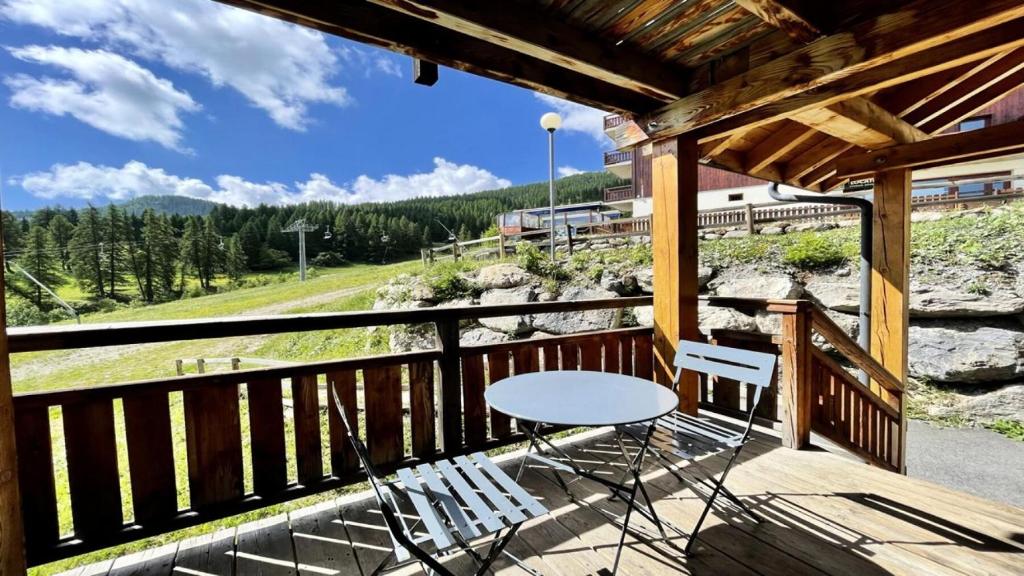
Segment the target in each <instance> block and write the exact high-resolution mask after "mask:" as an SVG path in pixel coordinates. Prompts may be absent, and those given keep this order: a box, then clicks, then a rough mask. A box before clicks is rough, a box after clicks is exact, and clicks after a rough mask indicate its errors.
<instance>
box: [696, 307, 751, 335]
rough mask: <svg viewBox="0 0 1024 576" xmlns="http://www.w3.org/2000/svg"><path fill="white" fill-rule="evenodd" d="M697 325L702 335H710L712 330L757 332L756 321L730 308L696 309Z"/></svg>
mask: <svg viewBox="0 0 1024 576" xmlns="http://www.w3.org/2000/svg"><path fill="white" fill-rule="evenodd" d="M697 323H698V324H699V325H700V331H701V332H702V333H704V334H711V331H712V330H742V331H745V332H757V331H758V328H757V321H756V320H755V319H754V317H753V316H748V315H747V314H744V313H742V312H739V311H737V310H733V309H732V308H722V307H720V306H701V307H700V308H698V309H697Z"/></svg>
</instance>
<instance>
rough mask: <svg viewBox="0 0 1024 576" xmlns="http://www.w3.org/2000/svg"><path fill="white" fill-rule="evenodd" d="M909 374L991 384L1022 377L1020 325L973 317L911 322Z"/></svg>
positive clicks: (1023, 332) (1023, 340)
mask: <svg viewBox="0 0 1024 576" xmlns="http://www.w3.org/2000/svg"><path fill="white" fill-rule="evenodd" d="M908 356H909V370H910V375H911V376H912V377H914V378H916V379H918V380H924V381H930V382H945V383H965V384H985V385H992V384H995V383H998V382H1006V381H1010V380H1014V379H1017V378H1022V377H1024V329H1022V328H1015V327H1014V326H1013V325H1011V324H1009V323H1007V324H1005V325H1003V324H1000V325H998V326H995V325H989V324H987V323H982V322H980V321H977V320H973V321H967V320H965V321H960V322H950V321H937V322H930V323H927V324H923V325H916V326H911V328H910V350H909V354H908Z"/></svg>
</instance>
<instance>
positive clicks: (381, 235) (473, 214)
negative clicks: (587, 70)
mask: <svg viewBox="0 0 1024 576" xmlns="http://www.w3.org/2000/svg"><path fill="white" fill-rule="evenodd" d="M622 183H623V181H621V180H619V179H618V178H616V177H614V176H612V175H610V174H608V173H604V172H592V173H584V174H578V175H574V176H569V177H566V178H561V179H559V180H558V182H557V186H556V188H557V191H558V201H559V203H560V204H570V203H576V202H586V201H594V200H599V199H601V197H602V190H603V189H604V188H606V187H610V186H616V185H619V184H622ZM177 200H178V199H176V198H174V197H156V198H152V197H151V198H141V199H135V200H133V201H130V202H129V203H127V204H125V205H122V206H118V205H113V204H112V205H109V206H103V207H94V206H88V207H85V208H79V209H67V208H59V207H58V208H42V209H39V210H36V211H35V212H33V213H31V214H28V215H25V214H20V215H17V216H16V215H14V214H12V213H8V212H4V213H3V237H4V255H5V259H6V262H7V263H8V266H9V267H10V266H17V267H20V268H21V269H23V270H25V271H27V272H28V273H29V274H31V275H32V276H34V277H35V278H37V279H38V280H40V281H41V282H42V283H43V284H46V285H48V286H54V285H59V284H60V283H62V282H67V281H74V282H77V283H78V284H79V285H80V286H81V287H82V289H83V290H84V291H86V292H87V293H88V294H89V295H91V296H93V297H95V298H114V299H119V300H128V299H140V300H143V301H146V302H156V301H161V300H166V299H169V298H174V297H177V296H179V295H180V294H181V291H182V290H184V287H185V286H186V283H187V282H188V281H189V280H190V279H195V280H197V281H198V284H199V286H200V287H201V288H204V289H209V288H210V287H211V283H212V281H213V278H214V277H215V276H216V275H218V274H226V275H227V276H228V277H230V278H232V279H238V278H241V277H242V275H244V274H245V273H246V272H248V271H254V270H272V269H276V268H282V267H286V266H288V265H290V264H292V263H293V262H295V261H296V259H297V257H298V238H297V234H296V233H286V232H283V230H282V229H283V228H286V227H287V226H288V225H289V224H291V223H293V222H295V221H296V220H298V219H304V220H305V222H306V223H307V224H310V225H312V226H314V227H315V228H316V231H315V232H309V233H307V236H306V250H307V257H308V258H309V261H310V263H311V264H312V265H314V266H317V265H320V266H336V265H340V264H343V263H345V262H384V261H390V260H397V259H400V258H406V257H409V256H411V255H415V254H419V250H420V248H422V247H426V246H429V245H431V244H432V243H436V242H447V241H448V238H449V233H448V231H447V230H448V229H450V230H452V231H454V232H455V233H456V235H457V237H458V239H459V240H470V239H474V238H478V237H480V236H481V234H483V233H484V232H486V231H488V230H489V229H491V228H493V227H494V226H495V217H496V216H497V215H498V214H500V213H502V212H507V211H510V210H515V209H520V208H531V207H536V206H545V205H547V202H548V190H547V184H546V183H536V184H527V185H522V186H513V187H509V188H504V189H501V190H491V191H486V192H479V193H475V194H467V195H460V196H445V197H432V198H413V199H409V200H403V201H399V202H391V203H374V204H358V205H344V204H334V203H330V202H311V203H307V204H298V205H293V206H266V205H260V206H258V207H255V208H237V207H233V206H226V205H223V204H213V203H207V204H208V206H209V211H208V213H207V214H205V215H197V214H196V213H197V212H199V211H202V209H203V204H202V203H196V202H195V201H191V202H185V203H180V202H177ZM179 205H180V207H181V210H180V211H179V210H178V209H177V208H178V206H179ZM177 212H184V213H185V214H189V215H183V214H181V213H177ZM328 230H329V231H330V232H331V234H330V235H329V238H328V237H327V236H328V235H327V234H325V233H326V232H327V231H328ZM9 269H10V268H9ZM9 276H10V277H9V279H8V280H9V283H8V286H9V287H10V288H11V290H13V291H15V293H17V294H18V295H19V296H21V297H24V298H26V299H29V300H32V301H33V302H35V303H36V305H40V306H44V307H45V306H46V303H45V301H46V298H45V295H44V293H43V291H42V289H41V288H39V287H38V286H36V285H34V284H32V283H30V282H28V281H26V279H24V278H22V277H21V276H22V275H21V274H20V273H18V274H10V273H9ZM69 277H70V279H71V280H69Z"/></svg>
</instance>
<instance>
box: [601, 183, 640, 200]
mask: <svg viewBox="0 0 1024 576" xmlns="http://www.w3.org/2000/svg"><path fill="white" fill-rule="evenodd" d="M633 198H636V194H634V193H633V185H632V184H626V185H625V186H612V187H611V188H605V189H604V201H605V202H619V201H621V200H632V199H633Z"/></svg>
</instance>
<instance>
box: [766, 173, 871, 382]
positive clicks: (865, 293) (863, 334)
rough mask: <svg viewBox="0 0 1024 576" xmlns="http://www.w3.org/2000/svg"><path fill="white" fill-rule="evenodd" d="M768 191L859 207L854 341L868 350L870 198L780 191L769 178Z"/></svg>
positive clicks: (774, 194) (783, 198)
mask: <svg viewBox="0 0 1024 576" xmlns="http://www.w3.org/2000/svg"><path fill="white" fill-rule="evenodd" d="M768 195H769V196H771V197H772V198H773V199H775V200H778V201H780V202H813V203H815V204H839V205H842V206H856V207H857V208H860V333H859V334H858V335H857V343H858V344H860V347H861V348H863V349H864V351H865V352H869V351H870V346H871V337H870V334H871V219H872V211H873V205H872V204H871V201H870V200H868V199H866V198H858V197H855V196H826V195H824V194H792V193H789V192H780V191H779V184H778V183H777V182H772V183H771V184H770V185H769V186H768ZM866 377H867V376H866V375H865V374H864V373H863V371H862V372H861V380H866Z"/></svg>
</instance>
